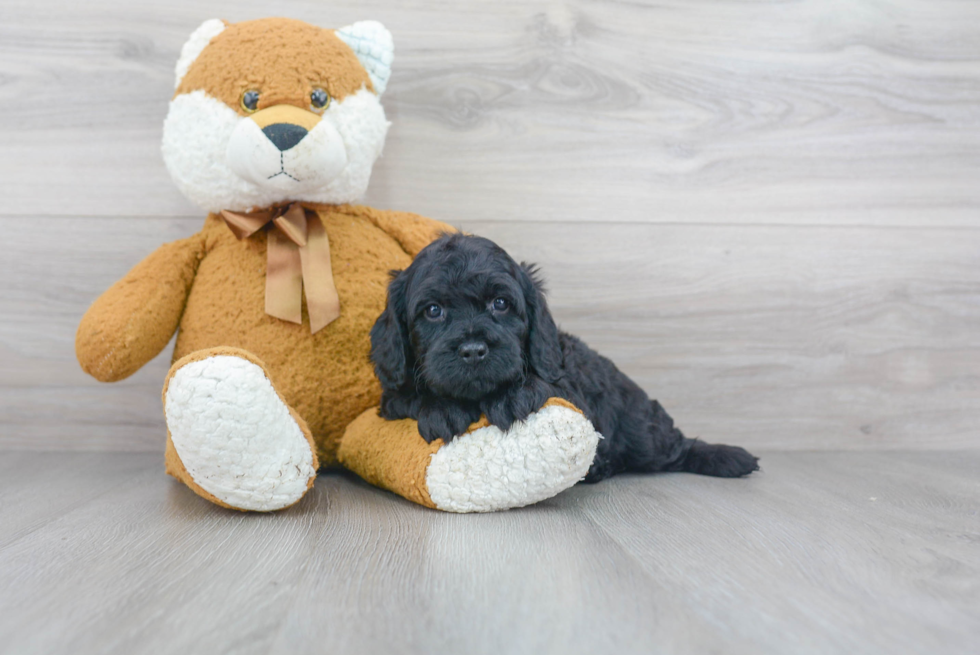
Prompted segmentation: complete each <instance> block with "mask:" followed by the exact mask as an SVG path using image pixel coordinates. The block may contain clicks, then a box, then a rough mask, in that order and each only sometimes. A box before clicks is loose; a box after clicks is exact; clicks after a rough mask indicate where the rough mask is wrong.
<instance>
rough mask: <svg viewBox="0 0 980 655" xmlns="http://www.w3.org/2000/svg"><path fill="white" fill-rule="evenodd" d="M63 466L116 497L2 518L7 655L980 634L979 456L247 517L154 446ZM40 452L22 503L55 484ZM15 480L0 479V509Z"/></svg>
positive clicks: (363, 496)
mask: <svg viewBox="0 0 980 655" xmlns="http://www.w3.org/2000/svg"><path fill="white" fill-rule="evenodd" d="M0 457H6V455H0ZM58 457H60V458H62V462H61V465H62V466H63V467H64V469H63V470H68V468H70V467H71V466H72V465H74V466H77V467H80V468H81V467H84V468H86V469H88V470H89V471H90V473H91V475H90V479H85V478H82V477H81V476H78V477H76V478H74V480H73V481H67V480H66V481H65V483H64V485H65V487H64V488H65V491H66V492H67V493H71V491H70V489H71V488H72V487H74V490H75V491H76V492H78V493H80V494H85V493H87V492H88V489H87V488H88V486H89V485H90V484H91V482H92V480H95V479H101V480H102V483H103V484H105V485H106V487H107V489H109V491H107V492H106V493H102V494H99V495H96V496H94V497H91V498H90V499H88V500H87V501H84V502H81V503H79V504H78V505H77V506H75V507H74V508H72V509H71V510H70V511H69V512H67V513H65V514H63V515H61V516H59V517H57V518H54V519H53V520H51V521H49V522H47V523H46V524H45V525H43V526H40V527H38V528H37V529H34V530H33V531H30V532H27V533H21V534H19V535H15V538H13V539H6V537H7V536H8V533H7V531H8V530H9V527H8V524H7V523H6V522H4V521H0V540H2V542H3V544H4V545H3V546H0V653H18V655H20V654H28V653H41V652H43V653H51V654H55V653H65V652H72V653H76V654H78V655H84V654H85V653H132V652H147V651H148V650H152V651H153V652H158V653H171V652H172V653H182V654H188V653H224V652H236V653H306V652H322V649H323V648H324V647H325V646H326V645H329V648H330V650H331V652H337V653H375V652H378V653H380V652H403V653H416V652H419V653H421V652H426V653H429V652H437V651H440V652H467V653H500V652H508V653H524V652H527V653H549V652H555V653H558V652H561V653H586V652H607V651H608V652H612V651H615V652H621V653H646V652H661V653H689V652H726V653H733V654H740V653H754V654H759V653H779V654H780V655H784V654H786V653H848V654H853V653H895V654H905V653H923V654H927V653H928V654H930V655H931V654H933V653H940V652H941V653H949V654H954V655H955V654H959V653H970V652H972V651H973V649H974V648H975V644H976V640H977V638H978V637H980V612H978V610H980V524H978V522H977V502H978V498H980V496H978V492H980V454H978V453H976V452H971V453H937V452H932V453H911V452H891V453H769V452H767V453H763V459H762V464H763V471H762V472H761V473H760V474H757V475H754V476H752V477H750V478H748V479H745V480H734V481H733V480H717V479H711V478H703V477H698V476H692V475H685V474H668V475H659V476H624V477H619V478H614V479H612V480H609V481H607V482H604V483H602V484H600V485H595V486H578V487H575V488H573V489H572V490H569V491H568V492H566V493H564V494H561V495H559V496H558V497H556V498H554V499H552V500H549V501H546V502H544V503H541V504H539V505H536V506H533V507H530V508H525V509H522V510H515V511H511V512H505V513H498V514H491V515H463V516H460V515H448V514H443V513H439V512H435V511H431V510H426V509H424V508H420V507H417V506H414V505H412V504H410V503H408V502H407V501H404V500H402V499H400V498H397V497H395V496H393V495H391V494H388V493H386V492H383V491H380V490H378V489H375V488H372V487H369V486H368V485H366V484H365V483H363V482H361V481H359V480H357V479H355V478H353V477H352V476H349V475H346V474H329V475H321V476H320V477H319V479H318V480H317V483H316V485H315V487H314V490H313V492H312V493H311V494H310V495H308V496H307V498H305V499H304V500H303V501H302V502H301V503H300V504H299V505H297V506H296V507H295V508H292V509H289V510H286V511H284V512H281V513H278V514H273V515H257V514H250V515H249V514H240V513H236V512H231V511H226V510H223V509H221V508H218V507H215V506H213V505H210V504H208V503H207V502H205V501H203V500H201V499H199V498H197V497H196V496H194V495H193V494H192V493H191V492H190V491H189V490H187V489H186V488H184V487H183V486H181V485H179V484H178V483H176V482H174V481H172V480H170V479H169V478H167V477H166V476H164V475H163V473H162V472H161V471H160V470H159V469H158V468H156V467H155V466H153V465H155V464H159V461H160V456H159V455H158V454H157V455H151V454H132V455H128V456H127V457H128V458H130V461H132V462H141V465H143V466H145V467H152V470H150V468H145V469H144V471H143V472H142V473H137V475H136V476H135V477H133V476H132V475H131V474H130V473H131V471H128V470H124V469H122V468H119V467H117V466H115V464H113V463H111V461H110V460H111V457H109V456H107V457H106V462H99V461H96V460H93V459H92V458H91V456H90V455H87V454H78V453H62V454H60V455H58ZM33 458H34V459H33V461H32V460H31V458H30V457H28V456H23V457H21V459H19V460H18V463H17V466H18V468H20V469H21V470H23V471H24V472H25V475H27V474H29V473H31V472H33V473H35V474H40V475H37V476H36V480H37V481H36V482H34V483H30V484H27V485H26V487H27V489H28V490H37V491H38V492H39V494H38V495H35V496H32V495H30V494H27V495H25V496H24V497H23V502H24V505H25V511H29V510H30V509H31V508H32V503H33V502H34V500H33V499H34V498H41V497H43V492H42V490H41V489H40V486H41V485H43V484H44V482H43V474H44V473H46V472H48V471H49V470H50V459H51V456H50V455H47V454H42V453H37V454H34V455H33ZM0 461H4V460H2V459H0ZM7 461H8V462H9V460H7ZM0 466H6V464H3V465H0ZM22 484H23V482H22V481H20V480H12V479H10V478H8V477H0V498H5V497H8V495H9V494H10V493H11V492H13V493H15V494H19V493H21V492H20V491H19V490H15V489H11V487H12V486H21V485H22ZM42 504H43V501H42Z"/></svg>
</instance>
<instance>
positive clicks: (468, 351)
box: [459, 341, 490, 364]
mask: <svg viewBox="0 0 980 655" xmlns="http://www.w3.org/2000/svg"><path fill="white" fill-rule="evenodd" d="M488 352H490V349H489V348H487V344H485V343H483V342H482V341H467V342H466V343H464V344H463V345H462V346H460V347H459V356H460V357H462V358H463V361H464V362H466V363H467V364H476V363H477V362H480V361H483V358H484V357H486V356H487V353H488Z"/></svg>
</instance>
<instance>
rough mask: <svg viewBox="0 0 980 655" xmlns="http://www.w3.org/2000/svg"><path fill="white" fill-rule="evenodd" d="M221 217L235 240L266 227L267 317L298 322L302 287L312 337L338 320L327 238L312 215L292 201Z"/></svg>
mask: <svg viewBox="0 0 980 655" xmlns="http://www.w3.org/2000/svg"><path fill="white" fill-rule="evenodd" d="M221 217H222V218H223V219H225V224H226V225H227V226H228V228H229V229H230V230H231V231H232V234H234V235H235V237H237V238H238V239H239V240H241V239H247V238H248V237H250V236H252V235H253V234H255V233H256V232H258V231H259V230H261V229H262V228H264V227H266V226H267V225H268V226H269V229H268V230H267V232H268V254H267V256H266V273H265V313H266V314H269V315H270V316H275V317H276V318H281V319H282V320H284V321H289V322H291V323H302V322H303V290H304V288H305V290H306V309H307V311H308V312H309V314H310V332H311V333H312V334H316V333H317V332H318V331H319V330H321V329H323V328H324V327H326V326H327V325H329V324H330V323H331V322H333V321H334V320H335V319H336V318H337V317H338V316H340V297H339V296H338V295H337V287H336V286H334V283H333V271H332V269H331V267H330V240H329V239H328V238H327V231H326V230H325V229H324V228H323V223H321V222H320V216H319V215H318V214H317V213H316V211H314V210H312V209H306V208H305V207H303V205H301V204H300V203H298V202H294V203H292V204H290V205H286V206H283V207H274V208H272V209H268V210H265V211H258V212H252V213H249V214H242V213H239V212H233V211H228V210H226V209H222V210H221Z"/></svg>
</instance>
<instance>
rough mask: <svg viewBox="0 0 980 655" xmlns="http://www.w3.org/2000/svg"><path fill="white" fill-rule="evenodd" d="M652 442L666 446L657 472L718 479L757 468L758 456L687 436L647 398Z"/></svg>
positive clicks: (736, 476)
mask: <svg viewBox="0 0 980 655" xmlns="http://www.w3.org/2000/svg"><path fill="white" fill-rule="evenodd" d="M650 409H651V410H652V417H651V418H652V421H651V424H652V425H651V427H652V429H653V435H652V436H653V440H654V443H659V444H664V445H665V446H667V448H666V449H665V450H666V452H665V453H664V455H665V457H664V458H663V459H659V462H658V466H656V468H655V469H654V470H657V471H684V472H687V473H697V474H698V475H712V476H714V477H718V478H740V477H742V476H743V475H748V474H749V473H751V472H753V471H758V470H759V458H758V457H755V456H753V455H752V454H751V453H749V452H748V451H747V450H745V449H744V448H739V447H738V446H726V445H724V444H710V443H705V442H703V441H699V440H697V439H688V438H687V437H685V436H684V435H683V434H682V433H681V431H680V430H678V429H677V428H675V427H674V420H673V419H672V418H670V415H669V414H667V412H666V411H664V408H663V407H661V406H660V403H658V402H657V401H656V400H651V401H650ZM651 472H652V471H651Z"/></svg>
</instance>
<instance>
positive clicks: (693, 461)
mask: <svg viewBox="0 0 980 655" xmlns="http://www.w3.org/2000/svg"><path fill="white" fill-rule="evenodd" d="M684 470H685V471H690V472H691V473H698V474H700V475H713V476H715V477H718V478H740V477H742V476H744V475H748V474H749V473H752V472H753V471H758V470H759V458H758V457H756V456H754V455H753V454H752V453H750V452H749V451H747V450H745V449H744V448H739V447H738V446H726V445H724V444H709V443H704V442H703V441H695V442H694V445H693V446H691V451H690V452H689V453H688V455H687V459H686V460H685V463H684Z"/></svg>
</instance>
